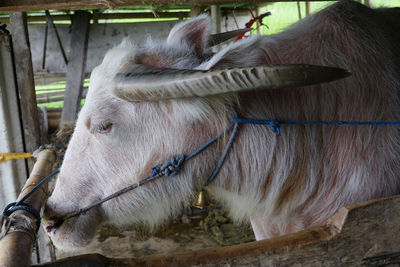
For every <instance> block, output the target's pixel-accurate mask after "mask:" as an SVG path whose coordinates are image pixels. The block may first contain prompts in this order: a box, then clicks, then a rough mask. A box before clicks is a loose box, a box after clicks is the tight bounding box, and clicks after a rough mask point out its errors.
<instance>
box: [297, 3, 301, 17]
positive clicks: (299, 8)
mask: <svg viewBox="0 0 400 267" xmlns="http://www.w3.org/2000/svg"><path fill="white" fill-rule="evenodd" d="M297 13H298V16H299V20H301V5H300V2H299V1H297Z"/></svg>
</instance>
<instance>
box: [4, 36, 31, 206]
mask: <svg viewBox="0 0 400 267" xmlns="http://www.w3.org/2000/svg"><path fill="white" fill-rule="evenodd" d="M11 47H12V46H11V36H10V35H9V33H8V32H7V31H4V30H0V152H7V151H8V152H11V151H13V152H22V151H24V138H23V130H22V124H21V119H20V118H21V117H20V111H19V105H18V102H19V101H18V95H17V88H16V78H15V72H14V62H13V55H12V51H11ZM27 170H28V169H27V165H26V161H25V160H24V159H18V160H14V161H9V162H6V163H2V164H0V176H1V178H0V207H4V206H5V205H6V204H7V203H10V202H11V201H14V200H15V199H16V197H17V196H18V193H19V191H20V190H21V188H22V186H23V185H24V183H25V181H26V177H28V172H27Z"/></svg>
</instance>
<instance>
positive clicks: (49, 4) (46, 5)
mask: <svg viewBox="0 0 400 267" xmlns="http://www.w3.org/2000/svg"><path fill="white" fill-rule="evenodd" d="M294 1H297V0H261V1H260V0H249V1H246V2H241V1H238V0H71V1H68V0H2V1H0V11H31V10H49V9H63V10H64V9H82V8H90V9H105V8H118V7H124V6H137V5H212V4H244V3H250V4H260V3H267V2H294ZM301 1H304V0H301ZM309 1H329V0H309Z"/></svg>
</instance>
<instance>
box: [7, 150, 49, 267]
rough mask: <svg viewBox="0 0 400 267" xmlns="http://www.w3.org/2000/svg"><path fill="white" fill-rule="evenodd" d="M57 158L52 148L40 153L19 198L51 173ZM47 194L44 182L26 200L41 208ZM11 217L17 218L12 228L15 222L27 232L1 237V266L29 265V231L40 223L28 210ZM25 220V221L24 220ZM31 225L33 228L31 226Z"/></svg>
mask: <svg viewBox="0 0 400 267" xmlns="http://www.w3.org/2000/svg"><path fill="white" fill-rule="evenodd" d="M55 160H56V154H55V153H54V151H51V150H44V151H42V152H40V153H39V155H38V158H37V161H36V163H35V165H34V167H33V170H32V173H31V175H30V176H29V179H28V180H27V181H26V183H25V186H24V188H23V189H22V190H21V193H20V194H19V196H18V199H17V201H18V200H20V199H22V198H23V197H24V196H25V195H26V194H27V193H28V192H29V191H30V190H31V189H32V188H33V187H34V186H35V185H37V184H38V183H39V182H40V181H41V180H42V179H43V178H44V177H46V176H47V175H49V174H50V172H51V171H52V167H53V164H54V162H55ZM46 194H47V184H44V185H43V186H42V187H41V188H40V189H38V190H37V191H36V192H34V193H33V194H32V195H31V196H30V197H29V198H28V199H26V200H25V201H24V202H25V203H28V204H30V205H32V206H33V207H34V208H35V209H36V210H40V208H41V207H42V205H43V204H44V200H45V198H46ZM9 218H10V219H11V220H13V219H14V220H15V221H13V222H12V223H11V227H10V229H12V228H13V224H15V226H16V225H18V226H19V227H22V228H25V229H24V230H25V231H27V232H18V231H9V232H8V233H2V234H5V235H4V237H3V238H2V239H0V266H13V267H19V266H21V267H22V266H29V265H30V261H31V254H32V244H33V242H34V240H32V236H31V235H30V234H28V233H29V232H32V231H33V232H35V231H36V230H37V228H38V227H39V225H37V224H36V218H34V216H33V215H32V214H30V213H28V212H26V211H22V210H19V211H16V212H14V213H12V214H11V215H10V216H9ZM24 218H27V220H30V221H31V222H29V221H26V222H27V223H28V226H27V225H22V226H21V220H24ZM23 222H25V221H23ZM29 225H31V228H30V227H29ZM2 230H3V229H2Z"/></svg>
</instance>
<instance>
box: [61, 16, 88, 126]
mask: <svg viewBox="0 0 400 267" xmlns="http://www.w3.org/2000/svg"><path fill="white" fill-rule="evenodd" d="M71 24H72V30H71V31H72V34H71V42H70V52H69V61H68V66H67V84H66V88H65V96H64V107H63V111H62V115H61V124H65V123H73V122H74V121H75V120H76V117H77V114H78V111H79V107H80V102H81V95H82V85H83V79H84V77H85V62H86V51H87V43H88V37H89V26H90V13H89V12H85V11H75V14H74V15H73V16H72V18H71Z"/></svg>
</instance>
